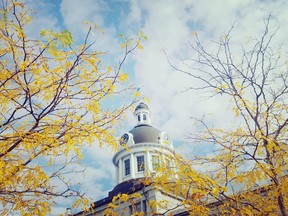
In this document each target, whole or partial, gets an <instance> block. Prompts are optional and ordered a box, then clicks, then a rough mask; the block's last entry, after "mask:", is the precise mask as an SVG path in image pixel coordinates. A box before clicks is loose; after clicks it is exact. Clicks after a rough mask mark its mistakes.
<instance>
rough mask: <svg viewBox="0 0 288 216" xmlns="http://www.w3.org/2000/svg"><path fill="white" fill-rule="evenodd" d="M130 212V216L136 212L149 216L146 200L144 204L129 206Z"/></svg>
mask: <svg viewBox="0 0 288 216" xmlns="http://www.w3.org/2000/svg"><path fill="white" fill-rule="evenodd" d="M141 204H142V205H141ZM129 212H130V215H132V214H133V213H135V212H143V213H144V214H145V215H147V204H146V200H143V201H142V202H138V203H135V204H133V205H130V206H129Z"/></svg>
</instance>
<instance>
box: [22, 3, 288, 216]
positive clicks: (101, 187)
mask: <svg viewBox="0 0 288 216" xmlns="http://www.w3.org/2000/svg"><path fill="white" fill-rule="evenodd" d="M26 2H27V6H28V7H31V8H32V9H33V10H34V11H35V14H34V15H33V16H34V20H33V21H34V22H33V23H32V25H31V26H30V27H29V31H30V32H31V34H32V33H33V34H34V35H39V31H40V30H41V29H43V28H45V29H54V30H59V31H60V30H64V29H67V30H69V31H71V32H72V33H73V35H74V40H75V41H81V39H83V37H84V35H85V32H86V31H87V29H85V28H84V24H83V23H84V22H85V21H88V22H89V23H97V25H98V26H99V27H100V28H101V31H99V32H96V33H95V41H96V44H95V45H94V47H95V49H97V50H99V51H106V52H107V56H106V59H105V60H106V61H107V62H108V63H111V64H112V65H113V64H114V65H116V64H117V61H118V59H119V55H120V54H119V47H120V43H121V41H120V39H119V34H123V35H125V36H129V37H136V36H137V33H138V32H139V31H143V32H144V34H145V35H146V36H147V37H148V40H147V41H145V42H144V43H143V46H144V50H142V51H136V52H134V53H133V54H132V55H130V56H129V60H128V61H127V62H126V63H125V67H124V69H125V72H126V73H128V74H129V80H128V82H129V83H134V85H135V86H136V87H137V88H139V89H140V91H141V93H142V94H143V95H144V96H145V97H148V98H149V103H148V106H149V108H150V111H151V118H152V119H151V120H152V125H153V126H154V127H156V128H158V129H160V130H162V131H166V132H168V133H169V134H170V135H171V137H172V139H173V140H174V146H175V148H176V151H178V152H180V153H182V154H185V156H187V157H189V155H190V154H203V153H207V152H209V149H207V146H201V145H196V144H193V143H189V142H188V141H187V139H186V137H187V135H189V133H191V132H194V133H195V132H197V128H196V127H195V126H194V125H193V123H192V121H191V117H201V116H203V115H205V116H206V117H205V118H206V120H207V121H208V122H209V124H211V125H216V126H217V127H222V126H223V127H228V126H229V124H231V123H233V120H234V119H233V114H232V113H231V111H230V110H229V103H228V102H227V99H226V98H225V97H223V98H221V97H217V98H208V97H207V94H204V93H201V92H197V91H186V90H187V89H188V88H189V87H191V86H197V84H199V83H196V82H195V80H192V79H190V78H189V77H187V76H186V75H184V74H182V73H180V72H178V71H175V70H174V69H173V68H172V67H171V66H170V65H169V63H168V60H167V59H169V61H170V62H171V63H172V64H175V65H178V64H179V63H180V62H181V61H182V60H186V59H189V58H192V57H193V55H195V53H193V51H192V49H191V47H190V45H189V43H191V42H192V43H193V41H194V39H195V34H197V35H198V37H199V38H200V40H201V41H202V42H203V44H204V45H205V46H206V47H208V48H210V49H212V50H213V46H212V45H211V41H217V40H218V39H219V38H220V37H221V36H223V35H224V34H226V33H227V32H228V31H229V30H230V28H231V27H232V25H233V26H234V29H233V31H232V39H233V45H240V44H245V43H247V41H248V40H249V39H251V38H257V36H258V37H259V35H261V33H263V29H264V19H267V17H268V16H269V15H270V14H271V28H272V29H276V28H278V27H279V30H278V32H277V37H276V39H275V41H274V43H275V44H282V43H284V41H285V39H286V37H287V35H288V29H287V26H288V19H287V11H288V2H287V1H286V0H274V1H269V0H230V1H228V0H213V1H211V0H201V1H200V0H198V1H197V0H178V1H176V0H106V1H105V0H81V1H80V0H37V1H35V0H34V1H33V0H26ZM286 46H287V45H286ZM286 48H287V47H286ZM286 50H287V49H286ZM233 51H235V53H234V54H235V56H237V53H239V50H237V49H235V50H233ZM111 103H113V102H111ZM127 116H128V118H127V120H126V121H125V122H124V123H123V124H122V127H120V128H118V135H119V136H120V135H121V134H123V133H124V132H125V131H128V130H130V129H132V128H133V126H134V125H135V123H136V120H135V119H134V117H133V113H132V112H130V113H128V114H127ZM83 151H84V152H83V155H84V157H85V160H84V161H83V164H82V165H79V166H83V167H85V169H86V171H85V177H84V178H83V177H82V178H83V182H82V187H81V190H82V191H85V192H86V194H87V195H89V196H91V197H92V198H93V199H94V200H95V201H96V200H98V199H100V198H104V197H106V196H107V193H108V191H110V190H111V189H112V188H113V187H114V186H115V181H114V180H113V179H114V173H115V171H114V167H113V164H112V157H113V152H112V151H111V150H109V149H108V150H107V149H106V148H104V149H100V148H99V147H98V146H97V145H93V146H92V147H90V148H86V149H84V150H83ZM69 205H71V200H62V201H61V203H59V204H57V206H56V207H55V208H54V209H53V214H54V215H57V214H59V213H61V212H64V211H65V209H66V208H67V207H69Z"/></svg>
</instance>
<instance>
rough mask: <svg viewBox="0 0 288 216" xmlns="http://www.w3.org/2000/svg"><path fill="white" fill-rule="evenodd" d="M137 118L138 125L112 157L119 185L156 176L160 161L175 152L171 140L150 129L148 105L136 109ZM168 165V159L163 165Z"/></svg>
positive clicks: (123, 140)
mask: <svg viewBox="0 0 288 216" xmlns="http://www.w3.org/2000/svg"><path fill="white" fill-rule="evenodd" d="M134 115H135V117H136V119H137V124H136V126H135V127H134V128H133V129H132V130H130V131H129V132H126V133H124V134H123V135H122V136H121V138H120V143H119V144H120V147H119V150H118V151H117V152H116V153H115V155H114V157H113V163H114V165H115V168H116V181H117V183H118V185H119V184H121V185H122V183H123V182H126V181H130V180H133V179H139V178H143V177H146V176H147V175H149V173H152V172H155V167H156V166H157V163H160V162H159V160H160V158H165V157H166V156H167V158H171V155H173V152H174V149H173V144H172V141H171V139H170V136H169V135H168V134H167V133H166V132H162V131H160V130H158V129H156V128H154V127H153V126H152V125H151V121H150V111H149V108H148V106H147V105H146V104H145V103H143V102H141V103H140V104H139V105H138V106H137V107H136V108H135V111H134ZM170 161H171V160H170ZM167 162H168V160H166V159H165V160H164V161H162V162H161V163H167ZM169 163H170V162H169ZM115 188H118V187H117V186H116V187H115Z"/></svg>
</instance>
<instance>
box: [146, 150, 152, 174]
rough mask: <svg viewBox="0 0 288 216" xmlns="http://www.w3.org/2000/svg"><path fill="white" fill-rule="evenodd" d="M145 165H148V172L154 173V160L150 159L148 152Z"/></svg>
mask: <svg viewBox="0 0 288 216" xmlns="http://www.w3.org/2000/svg"><path fill="white" fill-rule="evenodd" d="M145 164H146V168H147V171H152V160H151V158H150V152H149V151H148V150H146V162H145ZM145 170H146V169H145Z"/></svg>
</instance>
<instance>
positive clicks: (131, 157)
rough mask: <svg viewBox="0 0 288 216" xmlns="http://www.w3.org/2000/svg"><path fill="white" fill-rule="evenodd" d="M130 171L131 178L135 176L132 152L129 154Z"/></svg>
mask: <svg viewBox="0 0 288 216" xmlns="http://www.w3.org/2000/svg"><path fill="white" fill-rule="evenodd" d="M130 171H131V178H132V179H134V178H135V162H134V154H133V153H131V154H130Z"/></svg>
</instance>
